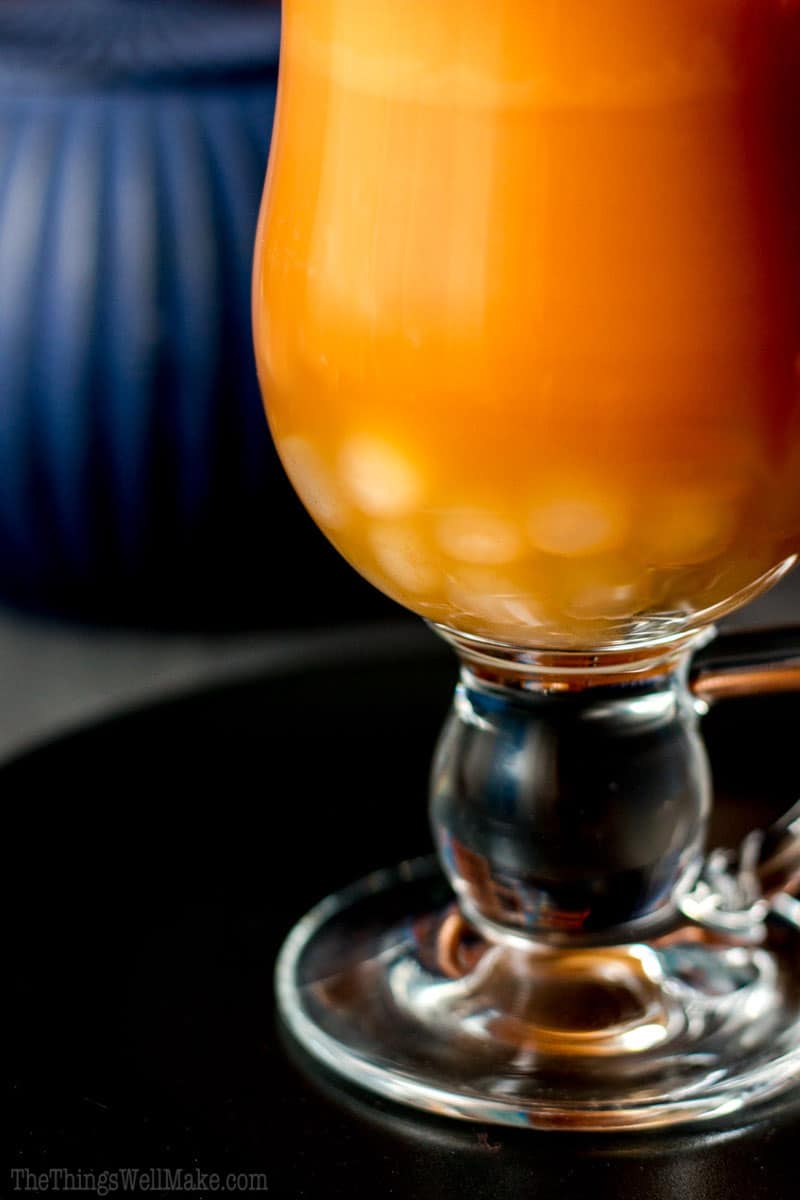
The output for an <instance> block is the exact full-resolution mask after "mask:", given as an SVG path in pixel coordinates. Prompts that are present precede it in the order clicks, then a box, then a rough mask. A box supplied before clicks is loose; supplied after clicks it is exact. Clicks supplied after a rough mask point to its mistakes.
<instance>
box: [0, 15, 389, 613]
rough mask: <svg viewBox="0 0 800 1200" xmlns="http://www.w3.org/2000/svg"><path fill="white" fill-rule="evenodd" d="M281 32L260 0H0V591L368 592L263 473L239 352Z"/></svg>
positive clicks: (178, 601)
mask: <svg viewBox="0 0 800 1200" xmlns="http://www.w3.org/2000/svg"><path fill="white" fill-rule="evenodd" d="M278 45H279V11H278V6H277V5H276V4H271V3H261V4H253V3H251V4H247V5H245V4H241V3H239V4H222V3H199V2H191V0H188V2H187V0H69V3H64V2H63V0H16V2H15V0H11V2H9V0H4V3H3V4H0V595H2V596H4V597H5V598H6V599H11V600H13V601H16V602H17V603H21V604H25V605H28V606H35V607H37V608H46V609H51V610H59V611H62V612H67V613H70V614H73V615H78V616H81V617H84V618H89V619H103V620H125V621H129V622H134V623H137V624H162V625H163V624H171V625H174V624H178V625H182V626H184V627H199V626H219V625H241V624H242V623H247V624H269V623H275V622H282V621H285V620H287V619H305V618H310V619H313V618H314V616H315V615H317V614H318V615H320V616H323V615H327V614H323V613H321V612H319V603H320V602H319V589H318V583H319V579H320V573H321V574H322V577H324V579H325V580H326V581H327V587H326V590H327V600H326V604H327V605H328V607H329V610H330V611H331V612H333V613H334V614H335V613H336V611H337V609H339V608H341V609H348V608H351V607H352V606H353V604H354V605H355V609H356V610H357V609H358V608H359V606H362V607H363V605H362V600H363V598H364V597H365V595H366V589H365V588H364V589H363V590H362V587H361V585H360V584H359V583H358V582H357V581H355V580H354V578H351V575H352V573H351V572H349V571H348V570H347V568H345V567H344V566H343V565H340V564H339V563H338V561H337V559H336V556H335V555H333V553H332V552H331V551H329V549H328V547H327V544H325V543H323V540H322V538H321V536H320V535H319V534H317V533H316V531H315V530H314V529H313V528H312V526H311V524H310V522H308V520H307V518H306V517H305V516H304V515H303V514H302V513H301V511H300V508H299V505H298V503H297V501H296V500H295V498H294V496H293V494H292V492H291V490H290V489H289V487H288V485H287V483H286V481H285V479H284V476H283V472H282V471H281V469H280V467H279V466H278V463H277V460H276V457H275V455H274V452H273V449H272V446H271V443H270V440H269V437H268V434H267V430H266V425H265V421H264V416H263V412H262V408H261V402H260V397H259V393H258V387H257V383H256V378H255V370H254V365H253V354H252V348H251V334H250V315H249V307H250V299H249V298H250V270H251V256H252V247H253V238H254V232H255V223H256V217H257V211H258V204H259V199H260V194H261V188H262V183H263V177H264V170H265V166H266V161H267V152H268V146H269V136H270V129H271V124H272V117H273V109H274V102H275V88H276V78H277V61H278ZM315 581H316V583H317V587H316V588H314V589H313V591H312V589H311V587H310V585H311V584H313V583H314V582H315ZM366 603H367V605H368V603H369V602H368V601H367V602H366Z"/></svg>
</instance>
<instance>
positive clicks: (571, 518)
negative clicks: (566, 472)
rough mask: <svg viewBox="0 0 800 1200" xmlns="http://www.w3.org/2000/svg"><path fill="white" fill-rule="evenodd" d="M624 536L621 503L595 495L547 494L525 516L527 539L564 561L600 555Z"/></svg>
mask: <svg viewBox="0 0 800 1200" xmlns="http://www.w3.org/2000/svg"><path fill="white" fill-rule="evenodd" d="M627 533H628V518H627V515H626V513H625V511H624V507H623V505H622V504H620V503H618V502H617V501H615V500H614V499H613V498H611V497H607V496H601V495H595V494H591V495H589V494H586V495H583V494H580V493H575V494H569V493H567V494H561V495H551V496H550V497H548V498H547V499H546V500H545V499H543V500H541V501H539V502H538V503H537V504H536V505H535V506H534V507H533V508H532V509H531V511H530V513H529V517H528V536H529V538H530V541H531V543H532V544H533V546H534V547H535V548H536V549H537V550H541V551H543V552H544V553H546V554H556V555H560V556H562V557H565V558H577V557H581V556H583V555H588V554H602V553H605V552H608V551H610V550H613V549H615V548H616V547H618V546H620V545H621V544H622V543H623V542H624V541H625V539H626V537H627Z"/></svg>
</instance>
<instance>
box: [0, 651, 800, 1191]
mask: <svg viewBox="0 0 800 1200" xmlns="http://www.w3.org/2000/svg"><path fill="white" fill-rule="evenodd" d="M370 655H372V651H370ZM452 676H453V668H452V664H451V662H450V660H449V659H448V658H446V657H443V656H442V654H441V653H440V652H439V651H438V650H437V649H436V648H435V647H434V649H433V651H432V652H431V653H430V656H427V654H426V652H424V651H422V650H420V652H419V653H414V652H412V651H411V650H410V649H409V648H408V647H405V648H404V649H403V651H402V652H399V651H398V652H397V653H396V654H395V655H394V657H393V656H392V654H388V653H387V654H383V655H378V654H375V655H374V657H371V658H370V660H369V661H365V660H364V659H363V658H362V660H361V661H360V662H355V663H354V662H353V661H352V660H347V661H345V662H343V663H342V664H341V665H340V666H336V664H333V663H328V664H327V666H326V667H325V669H324V670H321V671H314V670H310V669H307V670H306V671H305V672H300V671H298V672H296V673H294V674H291V673H290V674H289V675H287V676H281V677H277V676H276V677H275V678H273V679H269V678H265V679H261V680H254V681H250V682H248V683H243V684H240V685H237V686H231V687H226V688H224V689H217V690H215V691H213V692H209V693H204V694H202V695H197V696H194V697H191V698H189V699H186V700H182V701H179V702H173V703H170V704H168V705H164V706H161V707H160V708H158V709H151V710H148V711H147V712H144V713H140V714H133V715H131V716H129V717H125V718H123V719H120V720H116V721H113V722H109V723H108V724H106V725H105V726H101V727H99V728H97V729H95V730H89V731H86V732H84V733H81V734H79V735H78V736H75V737H71V738H68V739H64V740H63V741H61V742H59V743H56V744H53V745H52V746H50V747H46V748H44V749H43V750H40V751H38V752H37V753H35V754H32V755H29V756H27V757H26V758H24V759H22V760H20V761H19V762H17V763H16V764H11V765H10V766H6V767H5V768H4V769H3V770H2V772H0V787H1V788H2V794H3V801H4V811H5V816H6V835H7V843H6V844H7V845H8V846H9V847H11V852H10V853H9V854H8V862H7V882H8V885H9V889H10V896H11V900H12V910H11V911H12V912H13V919H12V920H11V921H10V922H9V924H10V926H11V928H10V934H11V940H10V944H9V949H8V951H7V962H8V965H9V967H10V970H9V972H8V985H9V992H10V1000H11V1004H12V1006H13V1007H12V1014H11V1016H10V1017H9V1018H8V1020H7V1030H9V1031H10V1032H11V1034H12V1037H11V1039H10V1041H11V1046H10V1050H11V1059H12V1072H13V1073H12V1082H13V1097H14V1117H15V1126H16V1128H15V1131H14V1133H13V1135H12V1137H13V1140H12V1146H13V1153H14V1155H15V1160H14V1161H15V1162H17V1163H20V1164H23V1165H30V1166H31V1167H33V1166H40V1165H44V1166H58V1165H64V1166H66V1165H70V1164H71V1165H75V1166H83V1167H91V1166H103V1165H104V1166H107V1167H119V1166H127V1165H140V1166H145V1165H158V1164H171V1165H174V1166H181V1167H187V1168H188V1167H191V1166H202V1167H204V1168H205V1169H208V1170H224V1169H239V1168H242V1169H245V1168H248V1169H250V1168H252V1169H257V1168H259V1169H263V1170H265V1171H266V1172H267V1176H268V1181H269V1193H268V1195H269V1196H270V1200H272V1198H273V1197H287V1198H289V1200H295V1198H296V1200H323V1198H324V1200H335V1198H339V1197H341V1198H342V1200H357V1198H358V1197H360V1196H364V1197H366V1198H367V1200H383V1198H384V1197H389V1198H391V1197H398V1198H402V1197H412V1198H414V1200H417V1198H420V1200H426V1198H427V1197H431V1200H450V1198H451V1197H452V1198H453V1200H605V1197H609V1200H610V1198H611V1197H613V1200H795V1197H796V1195H797V1193H798V1187H797V1170H796V1167H795V1162H796V1161H797V1157H798V1155H797V1142H798V1136H799V1135H800V1098H799V1100H798V1103H797V1104H795V1105H794V1106H783V1107H782V1108H780V1109H777V1108H776V1109H775V1110H772V1109H770V1110H764V1111H762V1112H761V1113H760V1114H759V1116H758V1119H757V1120H756V1121H755V1122H754V1123H753V1124H751V1125H749V1126H747V1127H746V1128H743V1129H740V1128H737V1127H735V1126H734V1127H732V1128H726V1129H722V1130H717V1129H715V1130H713V1131H701V1132H695V1133H686V1134H676V1133H672V1134H665V1135H656V1134H652V1135H650V1134H641V1133H640V1134H631V1135H624V1136H623V1135H608V1134H606V1135H577V1134H571V1133H570V1134H562V1133H558V1134H543V1133H534V1132H527V1131H525V1132H522V1131H520V1132H516V1131H513V1130H509V1129H495V1128H491V1127H480V1126H473V1125H468V1124H461V1123H457V1122H454V1121H446V1120H443V1119H436V1118H425V1117H422V1116H419V1115H416V1114H413V1113H411V1112H410V1111H405V1110H403V1109H399V1108H395V1107H393V1106H392V1105H390V1104H388V1103H384V1102H380V1101H378V1100H371V1099H365V1098H364V1097H363V1096H362V1095H361V1094H360V1093H359V1094H357V1095H356V1094H353V1093H350V1092H348V1091H347V1090H346V1089H344V1088H342V1087H340V1086H339V1085H338V1084H335V1085H334V1084H331V1083H330V1081H326V1080H324V1079H323V1078H322V1077H321V1075H320V1074H318V1073H317V1071H316V1070H314V1071H312V1072H311V1073H309V1072H308V1071H307V1069H306V1067H304V1066H301V1069H300V1070H299V1071H298V1067H297V1065H296V1063H298V1062H300V1060H301V1058H302V1056H299V1055H298V1054H295V1053H293V1055H292V1061H291V1062H290V1060H289V1058H288V1056H287V1053H286V1049H285V1047H284V1046H283V1045H282V1044H281V1043H280V1042H279V1040H278V1039H277V1038H276V1035H275V1029H274V1015H273V1007H272V1005H273V999H272V996H273V990H272V970H273V965H274V958H275V953H276V951H277V948H278V946H279V945H280V942H281V940H282V939H283V937H284V936H285V935H286V933H287V932H288V929H289V927H290V926H291V924H292V923H293V922H294V921H295V920H296V919H297V918H298V917H299V916H300V915H301V914H302V913H303V912H305V911H306V910H307V909H308V908H309V907H310V905H311V904H313V903H314V902H315V901H316V900H318V899H319V898H320V897H321V895H323V894H324V893H325V892H326V891H327V890H329V889H330V888H333V887H338V886H341V885H342V884H343V883H346V882H348V881H350V880H352V879H354V878H357V877H358V876H359V875H362V874H364V873H365V872H366V871H368V870H370V869H371V868H374V867H376V866H379V865H382V864H387V863H390V862H391V861H392V860H393V859H398V858H401V857H406V856H412V855H414V854H416V853H420V852H425V851H426V850H427V849H428V848H429V840H428V839H429V835H428V832H427V828H426V820H425V803H424V788H425V781H426V777H427V770H428V765H429V760H430V751H431V748H432V744H433V740H434V739H435V736H436V733H437V731H438V728H439V724H440V722H441V720H442V718H443V716H444V713H445V710H446V706H447V703H448V700H449V694H450V688H451V687H452ZM759 714H768V719H767V717H762V716H759ZM713 720H714V725H713V728H711V734H712V752H713V754H714V758H715V762H716V764H717V768H718V773H719V778H720V781H721V783H723V784H724V785H725V787H726V788H727V792H726V795H727V794H729V795H730V796H731V797H732V798H734V799H736V803H737V806H740V811H741V814H742V817H743V818H744V819H745V820H749V821H752V819H753V807H752V802H753V792H752V785H753V783H757V782H758V781H759V780H761V782H762V784H763V785H764V788H765V790H766V791H767V792H768V791H769V789H770V788H774V789H776V792H775V794H776V795H778V794H780V795H781V796H782V793H781V789H785V788H786V787H788V786H790V783H791V781H792V779H793V777H794V778H795V779H796V770H797V767H796V706H795V705H794V704H790V703H789V702H788V701H787V700H786V699H784V700H782V701H776V702H774V703H773V702H769V705H768V706H767V707H766V708H763V707H762V708H758V707H757V706H755V707H754V706H752V705H750V704H749V702H748V703H746V704H742V705H739V703H738V702H737V703H735V704H730V705H726V706H720V709H719V710H718V713H715V714H714V716H713ZM398 728H402V730H403V746H402V747H401V751H400V752H398V747H397V744H396V736H397V735H396V731H397V729H398ZM309 731H312V732H313V734H314V741H313V750H314V753H313V754H312V753H309V745H310V743H309ZM792 738H794V742H792ZM365 746H366V747H368V754H367V752H366V751H365V750H364V747H365ZM779 750H780V752H778V751H779ZM365 754H367V763H368V765H369V766H371V765H372V764H373V763H378V764H380V763H382V764H383V769H382V770H381V772H380V775H379V778H380V779H381V780H382V781H383V784H382V787H383V791H382V794H381V798H380V799H381V803H380V809H379V811H376V803H375V792H374V785H375V778H376V776H375V774H374V773H373V772H371V771H369V770H367V771H364V770H362V769H361V767H362V765H363V763H364V761H365V760H364V755H365ZM298 763H299V764H301V765H302V773H301V776H298V775H297V773H296V770H294V768H295V767H296V765H297V764H298ZM387 764H388V766H389V768H390V769H388V770H387V769H386V768H387ZM290 768H291V769H290ZM289 784H293V787H292V789H291V790H290V791H288V792H287V785H289ZM333 792H335V793H336V795H337V796H338V797H339V800H338V802H337V804H336V805H331V804H329V803H327V802H326V798H327V797H330V795H331V794H332V793H333ZM756 794H758V793H756ZM748 796H749V800H748ZM737 797H738V799H737ZM748 803H749V806H750V807H749V809H748ZM718 836H719V837H720V839H722V840H728V837H727V831H726V830H725V829H721V830H720V831H719V835H718Z"/></svg>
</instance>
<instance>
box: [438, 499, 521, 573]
mask: <svg viewBox="0 0 800 1200" xmlns="http://www.w3.org/2000/svg"><path fill="white" fill-rule="evenodd" d="M436 537H437V540H438V543H439V546H440V547H441V549H442V550H443V551H444V553H445V554H447V555H448V556H449V557H450V558H454V559H456V560H457V561H458V562H464V563H475V564H476V565H477V564H486V565H487V566H488V565H491V566H498V565H501V564H502V563H509V562H513V561H514V559H516V558H518V557H519V555H520V553H521V552H522V550H523V538H522V536H521V534H520V532H519V530H518V529H517V528H516V527H515V526H514V525H513V524H512V523H511V522H510V521H507V520H506V519H505V518H504V517H501V516H498V515H497V514H496V513H492V512H489V511H487V510H484V509H458V510H455V511H453V512H449V513H445V514H444V515H443V516H441V517H440V518H439V521H438V523H437V527H436Z"/></svg>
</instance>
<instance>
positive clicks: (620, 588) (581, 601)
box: [565, 580, 646, 620]
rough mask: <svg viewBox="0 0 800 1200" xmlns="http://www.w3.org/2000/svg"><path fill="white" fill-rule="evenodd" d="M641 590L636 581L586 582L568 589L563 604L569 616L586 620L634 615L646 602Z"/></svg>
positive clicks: (642, 589)
mask: <svg viewBox="0 0 800 1200" xmlns="http://www.w3.org/2000/svg"><path fill="white" fill-rule="evenodd" d="M643 593H644V588H643V587H642V586H641V585H640V584H637V583H608V582H603V581H601V580H597V581H594V582H591V581H587V583H586V584H584V585H583V586H582V587H581V586H579V587H577V588H576V589H575V590H574V591H573V592H571V594H570V595H569V597H568V599H567V602H566V606H565V607H566V611H567V613H568V614H569V615H570V616H571V617H577V618H579V619H586V620H595V619H601V618H603V617H624V616H633V614H634V613H636V612H639V611H641V609H642V608H643V607H644V605H645V602H646V601H645V596H644V594H643Z"/></svg>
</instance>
